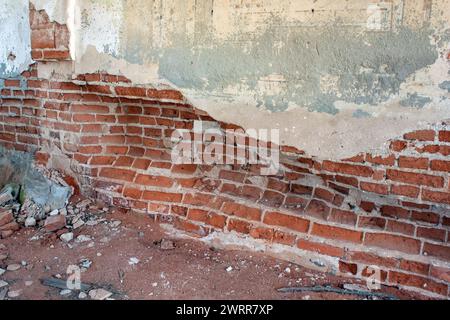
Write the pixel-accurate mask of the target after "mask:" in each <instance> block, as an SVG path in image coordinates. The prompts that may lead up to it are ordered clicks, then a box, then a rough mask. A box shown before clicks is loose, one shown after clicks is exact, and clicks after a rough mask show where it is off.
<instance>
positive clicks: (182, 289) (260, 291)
mask: <svg viewBox="0 0 450 320" xmlns="http://www.w3.org/2000/svg"><path fill="white" fill-rule="evenodd" d="M118 221H120V222H118ZM119 223H120V225H118V224H119ZM91 224H92V225H85V226H83V227H82V228H80V229H79V230H78V232H76V233H75V238H76V237H77V236H79V235H81V236H82V237H81V238H79V239H78V240H77V239H74V240H72V241H71V242H69V243H65V242H63V241H61V240H60V239H58V238H57V236H56V235H55V234H52V235H44V234H42V233H41V232H39V231H38V230H36V229H31V228H28V229H22V230H20V231H19V232H17V233H15V234H14V235H13V236H12V237H10V238H8V239H4V240H0V256H1V255H2V254H3V258H4V259H3V260H1V258H0V268H3V269H5V270H6V269H7V267H8V266H11V265H14V264H16V266H15V267H16V268H17V267H18V266H17V265H19V266H20V268H19V269H18V270H15V271H12V270H9V271H6V272H4V274H3V275H0V280H3V281H5V282H7V283H8V284H9V285H8V286H5V287H4V288H3V289H1V288H0V300H1V299H2V298H3V299H19V300H20V299H55V300H58V299H80V298H79V291H72V292H68V291H62V290H61V289H57V288H53V287H49V286H45V285H43V284H41V279H44V278H50V277H54V278H61V279H66V278H67V277H68V275H67V273H66V271H67V268H68V266H69V265H80V261H82V259H88V260H90V261H91V262H92V264H91V265H90V266H89V262H88V261H85V262H84V266H85V267H86V268H85V269H84V270H82V271H83V272H81V281H82V282H83V283H87V284H93V285H95V287H97V288H105V289H107V290H109V291H111V292H114V294H113V295H112V296H111V298H112V299H246V300H247V299H304V300H308V299H311V300H312V299H365V298H364V297H359V296H351V295H341V294H336V293H315V292H303V293H279V292H277V289H278V288H280V287H290V286H300V285H301V286H313V285H325V284H329V285H332V286H333V287H342V285H343V284H345V283H358V281H356V280H351V279H348V278H343V277H336V276H332V275H327V274H323V273H320V272H316V271H311V270H308V269H305V268H303V267H300V266H296V265H293V264H290V263H288V262H285V261H281V260H276V259H273V258H271V257H265V256H263V255H261V254H257V253H253V252H244V251H224V250H216V249H213V248H210V247H208V246H206V245H204V244H203V243H201V242H199V241H195V240H190V239H186V240H184V239H183V240H180V239H173V244H174V246H175V247H174V248H171V244H172V241H171V240H170V237H169V236H168V235H167V234H165V233H164V230H163V229H162V228H161V227H160V226H159V225H158V224H156V223H155V222H153V221H152V220H151V219H150V218H148V217H146V216H141V215H136V214H131V213H120V212H117V211H116V212H111V213H105V214H103V215H102V216H100V217H98V218H97V220H96V221H94V222H93V223H91ZM117 225H118V226H117ZM86 236H87V237H86ZM83 238H84V239H83ZM161 239H167V241H166V242H164V245H162V246H161V244H160V241H161ZM79 240H85V241H83V242H81V241H79ZM167 244H168V245H167ZM165 247H167V248H165ZM163 248H165V249H163ZM5 256H6V258H5ZM10 269H11V267H10ZM12 269H15V268H14V267H12ZM0 282H1V281H0ZM359 283H362V282H359ZM5 289H8V290H9V291H8V292H9V293H7V291H6V290H5ZM382 292H386V293H389V294H392V295H395V296H396V297H398V298H400V299H424V298H425V297H423V296H420V295H417V294H412V293H408V292H404V291H400V290H398V289H396V288H388V287H383V288H382ZM2 293H3V297H2ZM83 298H84V299H89V296H87V297H83Z"/></svg>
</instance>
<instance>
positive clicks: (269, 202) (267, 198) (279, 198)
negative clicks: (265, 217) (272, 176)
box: [259, 190, 284, 208]
mask: <svg viewBox="0 0 450 320" xmlns="http://www.w3.org/2000/svg"><path fill="white" fill-rule="evenodd" d="M283 201H284V194H282V193H279V192H276V191H270V190H266V191H264V193H263V195H262V197H261V200H259V203H262V204H263V205H266V206H270V207H275V208H278V207H280V206H281V205H282V204H283Z"/></svg>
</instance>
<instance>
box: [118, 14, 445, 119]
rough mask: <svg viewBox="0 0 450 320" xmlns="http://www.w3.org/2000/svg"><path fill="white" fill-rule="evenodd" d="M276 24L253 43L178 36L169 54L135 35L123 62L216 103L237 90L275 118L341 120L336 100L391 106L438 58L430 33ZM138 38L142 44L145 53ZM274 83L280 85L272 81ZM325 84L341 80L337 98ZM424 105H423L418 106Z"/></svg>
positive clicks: (417, 103) (123, 53)
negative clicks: (305, 115) (307, 115)
mask: <svg viewBox="0 0 450 320" xmlns="http://www.w3.org/2000/svg"><path fill="white" fill-rule="evenodd" d="M275 22H276V21H275ZM275 22H273V23H271V24H268V25H269V27H267V29H266V30H265V31H263V32H262V33H260V35H258V36H255V35H254V34H244V35H241V37H242V38H243V39H249V38H250V39H251V41H243V40H242V39H236V40H233V41H222V42H220V41H217V40H215V39H213V38H212V37H210V38H209V40H207V41H203V42H202V43H197V44H192V43H191V42H189V40H188V39H187V38H186V36H184V35H179V36H178V39H177V40H176V41H172V43H174V45H173V46H172V47H169V48H163V49H157V48H154V47H152V45H151V43H152V41H150V40H151V39H149V41H146V40H145V39H142V38H140V37H141V36H143V35H142V34H136V31H134V33H133V34H126V33H125V34H124V38H127V39H128V41H127V43H128V44H130V45H126V46H123V47H122V48H121V52H120V54H119V56H121V57H123V58H125V59H126V60H128V61H131V62H134V63H144V62H149V61H150V62H153V63H157V64H158V65H159V74H160V76H161V77H162V78H166V79H168V80H169V81H171V82H172V83H174V84H175V85H176V86H178V87H180V88H184V89H194V90H197V91H200V92H205V94H209V95H210V94H211V93H212V92H219V93H224V92H225V89H226V88H228V87H238V91H239V92H250V93H252V94H253V95H254V98H255V99H256V101H258V105H259V106H264V107H265V108H267V109H269V110H271V111H284V110H286V109H287V108H288V107H289V105H290V104H295V105H298V106H303V107H306V108H308V109H309V110H312V111H318V112H326V113H330V114H336V113H337V112H338V110H337V109H336V108H335V107H334V102H336V101H338V100H342V101H345V102H349V103H356V104H369V105H377V104H379V103H381V102H384V101H387V100H388V99H389V98H390V97H392V96H393V95H395V94H398V92H399V89H400V85H401V84H402V83H403V82H404V81H405V80H406V78H407V77H408V76H410V75H411V74H413V73H414V72H415V71H417V70H419V69H421V68H424V67H426V66H429V65H431V64H433V63H434V62H435V61H436V59H437V58H438V52H437V50H436V47H435V46H433V45H432V44H431V43H430V34H431V30H428V29H422V30H415V31H413V30H410V29H407V28H404V29H400V30H398V31H396V32H394V31H390V32H361V30H356V29H353V28H351V27H342V26H328V27H321V28H306V27H305V28H303V27H297V28H293V27H292V28H286V27H279V25H280V24H278V26H277V23H275ZM205 32H207V30H205ZM255 34H256V33H255ZM133 37H135V38H139V40H140V42H139V43H141V45H140V46H137V45H136V43H137V42H136V41H134V40H133ZM200 38H202V37H200ZM272 75H279V76H280V77H279V78H280V79H281V80H280V81H279V82H278V83H276V82H277V81H274V80H266V79H267V77H270V76H272ZM327 77H331V78H333V79H336V80H335V83H334V86H335V88H334V90H328V89H326V86H323V79H324V78H325V79H327ZM270 81H274V82H273V83H272V84H276V85H277V86H278V90H277V91H276V93H268V90H265V89H264V85H265V84H266V85H267V84H269V85H270V84H271V83H270ZM423 102H424V100H423V99H421V98H419V100H414V101H413V104H414V105H415V106H420V105H422V103H423Z"/></svg>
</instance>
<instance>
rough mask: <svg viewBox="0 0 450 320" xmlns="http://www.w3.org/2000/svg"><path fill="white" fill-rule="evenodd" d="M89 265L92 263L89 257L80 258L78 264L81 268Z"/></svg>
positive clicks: (87, 267)
mask: <svg viewBox="0 0 450 320" xmlns="http://www.w3.org/2000/svg"><path fill="white" fill-rule="evenodd" d="M91 265H92V261H91V260H89V259H81V260H80V263H79V266H80V267H81V268H86V269H89V268H90V267H91Z"/></svg>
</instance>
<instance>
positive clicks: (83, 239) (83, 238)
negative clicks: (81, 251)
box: [76, 234, 92, 242]
mask: <svg viewBox="0 0 450 320" xmlns="http://www.w3.org/2000/svg"><path fill="white" fill-rule="evenodd" d="M91 240H92V239H91V237H89V236H85V235H84V234H80V235H79V236H78V237H77V240H76V241H77V242H88V241H91Z"/></svg>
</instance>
